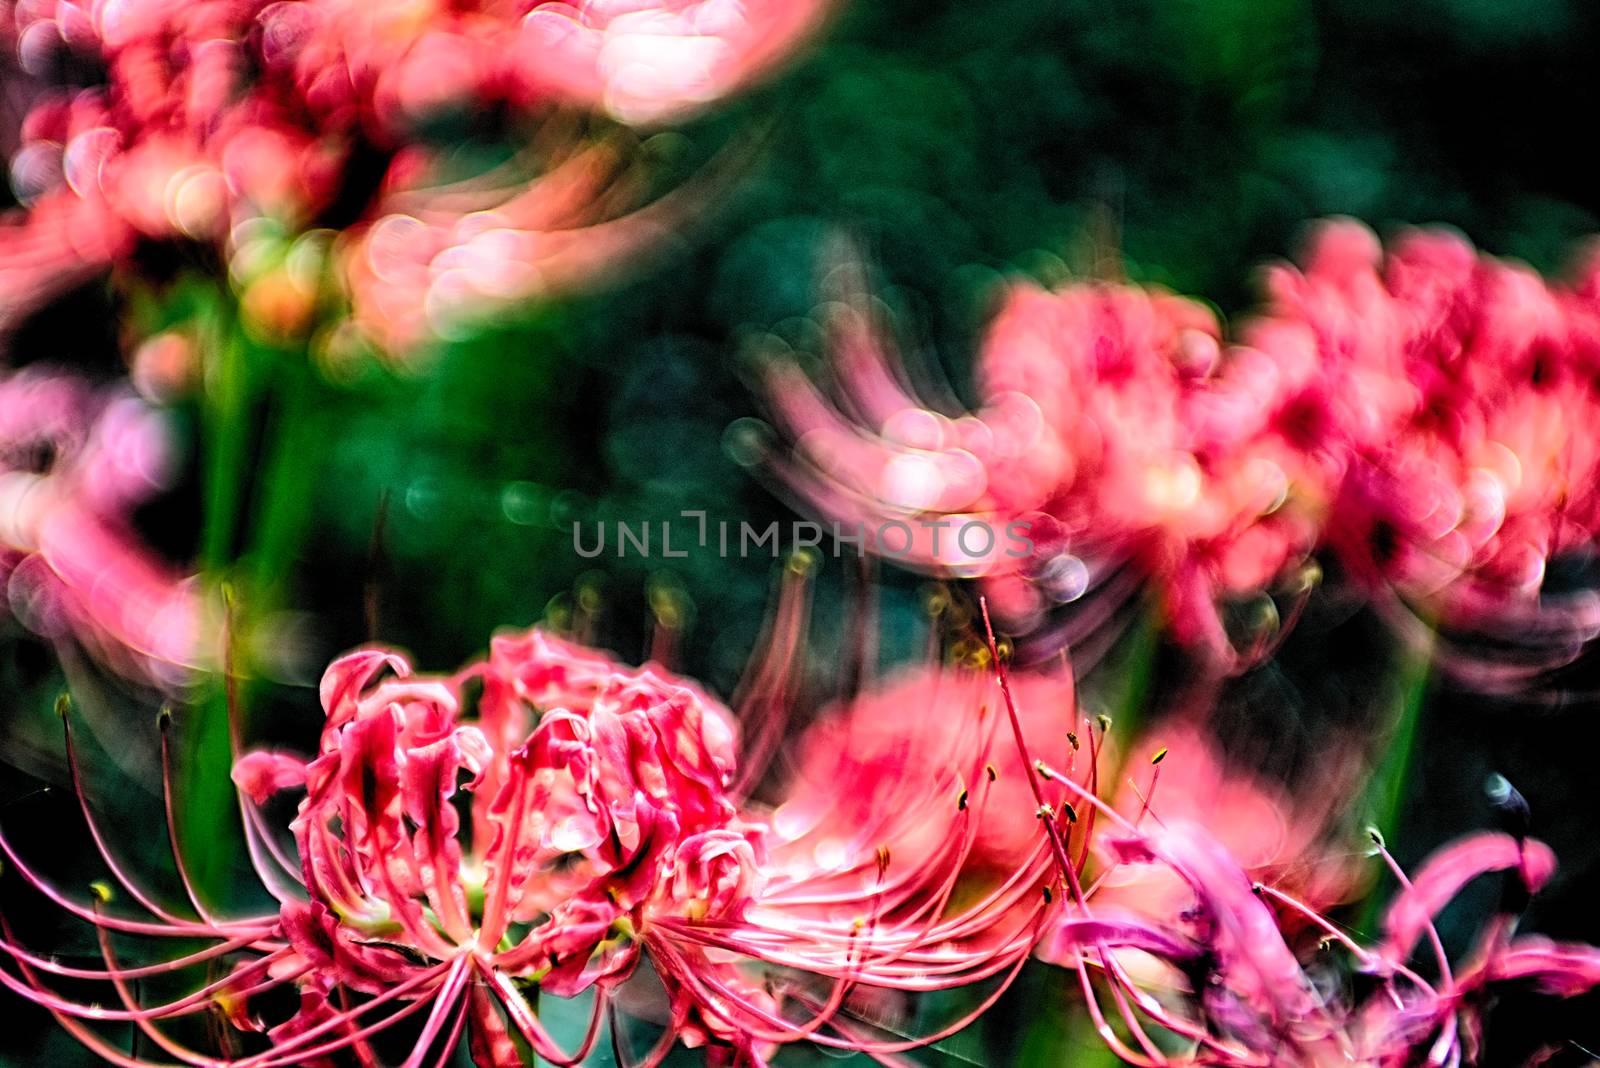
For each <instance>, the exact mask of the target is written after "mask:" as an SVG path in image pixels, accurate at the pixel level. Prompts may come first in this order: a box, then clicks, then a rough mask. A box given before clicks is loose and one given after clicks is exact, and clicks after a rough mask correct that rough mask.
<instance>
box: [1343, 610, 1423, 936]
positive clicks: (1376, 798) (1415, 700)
mask: <svg viewBox="0 0 1600 1068" xmlns="http://www.w3.org/2000/svg"><path fill="white" fill-rule="evenodd" d="M1433 677H1434V676H1433V645H1432V642H1431V641H1430V642H1429V643H1428V644H1427V645H1425V646H1423V647H1422V648H1420V649H1409V650H1406V651H1405V652H1403V653H1402V654H1401V660H1400V665H1399V670H1398V671H1397V673H1396V678H1397V682H1396V697H1397V704H1398V707H1397V709H1396V713H1395V719H1394V724H1393V726H1392V727H1390V729H1389V734H1388V738H1387V739H1386V741H1385V743H1384V746H1383V750H1382V759H1381V762H1380V763H1379V764H1378V766H1377V768H1376V770H1375V771H1374V772H1373V775H1372V778H1371V780H1370V781H1369V782H1368V784H1367V799H1368V810H1369V811H1370V812H1371V813H1372V827H1373V828H1374V829H1375V830H1377V832H1378V833H1379V834H1381V835H1382V836H1383V837H1384V839H1385V840H1388V839H1391V838H1394V837H1395V836H1396V834H1397V832H1398V831H1399V829H1400V821H1401V816H1402V811H1401V810H1402V809H1403V808H1404V807H1405V803H1406V788H1407V787H1408V786H1409V785H1410V781H1411V776H1412V774H1413V773H1414V772H1415V770H1416V755H1417V754H1416V750H1417V738H1418V736H1419V734H1420V733H1421V724H1422V718H1423V715H1424V709H1426V707H1427V704H1428V690H1429V687H1430V685H1431V684H1432V682H1433ZM1385 897H1386V895H1384V894H1379V893H1377V892H1374V893H1372V894H1370V895H1369V896H1368V898H1367V902H1366V906H1365V907H1364V908H1363V910H1362V915H1361V923H1360V929H1362V930H1369V929H1371V927H1372V926H1373V925H1374V924H1376V923H1377V920H1378V916H1379V913H1380V911H1381V909H1382V906H1383V902H1384V899H1385Z"/></svg>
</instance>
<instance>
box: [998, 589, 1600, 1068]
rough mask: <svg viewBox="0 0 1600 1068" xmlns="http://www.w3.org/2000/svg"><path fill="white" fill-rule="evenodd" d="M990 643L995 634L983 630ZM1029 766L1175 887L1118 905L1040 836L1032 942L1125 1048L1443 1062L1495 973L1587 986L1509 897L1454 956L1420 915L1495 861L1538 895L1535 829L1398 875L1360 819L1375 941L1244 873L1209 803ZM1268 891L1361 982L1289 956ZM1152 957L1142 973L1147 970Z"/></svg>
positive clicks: (1262, 1061) (1541, 869) (1229, 1060)
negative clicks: (1128, 807)
mask: <svg viewBox="0 0 1600 1068" xmlns="http://www.w3.org/2000/svg"><path fill="white" fill-rule="evenodd" d="M985 624H986V626H987V625H988V619H987V609H985ZM989 641H990V646H991V649H994V647H995V646H994V636H993V631H992V629H991V630H990V631H989ZM995 661H996V673H997V676H998V679H999V682H1000V688H1001V691H1002V694H1003V696H1004V698H1005V703H1006V709H1007V713H1008V715H1009V717H1010V719H1011V722H1012V726H1013V736H1014V739H1015V741H1016V744H1017V747H1018V750H1019V752H1020V753H1021V754H1022V756H1023V758H1024V759H1025V760H1028V759H1030V758H1029V751H1028V748H1027V742H1026V740H1025V738H1024V735H1023V732H1022V727H1021V720H1020V717H1019V714H1018V711H1017V706H1016V703H1015V700H1014V697H1013V693H1012V690H1011V687H1010V684H1009V679H1008V675H1007V671H1006V667H1005V664H1004V662H1003V661H1001V660H1000V658H999V657H998V655H996V657H995ZM1029 767H1030V770H1031V771H1032V772H1033V774H1032V775H1031V776H1030V780H1029V781H1030V785H1031V786H1032V788H1033V790H1034V792H1035V796H1036V797H1037V798H1039V799H1040V800H1041V802H1042V800H1043V798H1044V796H1045V794H1044V787H1045V785H1046V784H1049V783H1059V784H1061V785H1062V786H1063V787H1065V789H1066V791H1067V793H1068V795H1069V796H1071V797H1074V798H1076V799H1077V800H1078V801H1079V802H1080V803H1081V804H1083V805H1084V806H1086V807H1087V808H1089V809H1092V810H1098V812H1099V813H1100V815H1101V817H1102V819H1103V820H1105V821H1106V824H1107V826H1106V829H1105V830H1104V831H1103V832H1102V834H1101V835H1100V838H1099V841H1100V843H1101V846H1102V848H1103V849H1104V851H1105V853H1106V854H1107V857H1108V861H1109V865H1110V866H1111V870H1112V871H1115V870H1116V869H1117V868H1120V867H1123V866H1134V867H1150V868H1154V869H1157V870H1158V871H1159V872H1160V873H1161V877H1162V878H1163V879H1165V878H1176V879H1177V880H1178V881H1179V882H1181V884H1182V885H1183V887H1184V888H1185V894H1186V896H1187V898H1188V902H1189V907H1188V908H1186V909H1183V910H1182V911H1163V912H1161V913H1147V914H1143V915H1141V914H1137V913H1135V914H1129V913H1127V912H1125V911H1122V910H1120V909H1118V908H1117V907H1116V903H1115V902H1114V901H1103V900H1102V898H1101V897H1100V896H1099V894H1098V893H1097V891H1099V889H1100V887H1101V885H1102V884H1103V883H1104V881H1105V876H1102V877H1101V878H1099V879H1097V880H1096V881H1095V882H1093V883H1088V884H1085V882H1084V880H1083V865H1082V862H1081V861H1078V860H1074V859H1073V858H1071V857H1070V855H1069V853H1068V851H1067V850H1066V849H1065V848H1064V847H1063V846H1062V845H1061V843H1060V841H1059V839H1055V840H1053V846H1054V849H1053V853H1054V857H1055V860H1056V864H1057V867H1058V871H1059V872H1060V873H1061V875H1062V877H1063V878H1064V879H1065V881H1066V883H1067V886H1068V887H1069V890H1070V898H1069V904H1070V907H1069V908H1068V910H1067V911H1066V912H1064V913H1063V915H1062V917H1061V918H1060V919H1059V920H1058V921H1057V923H1056V925H1055V926H1054V928H1053V929H1052V930H1051V932H1050V934H1049V936H1048V937H1047V939H1046V941H1045V944H1044V945H1043V947H1042V949H1041V952H1042V954H1043V955H1044V956H1046V957H1047V958H1048V959H1053V960H1056V961H1059V962H1062V963H1065V964H1067V965H1069V966H1070V967H1073V968H1074V969H1075V970H1076V971H1077V973H1078V975H1079V977H1080V982H1081V985H1082V988H1083V992H1084V995H1085V998H1086V1002H1087V1004H1088V1006H1089V1008H1090V1012H1091V1015H1093V1017H1094V1018H1095V1021H1096V1023H1097V1026H1098V1030H1099V1032H1100V1034H1101V1036H1102V1038H1104V1039H1105V1041H1106V1042H1107V1044H1108V1045H1109V1046H1110V1047H1111V1048H1112V1049H1113V1050H1114V1051H1115V1052H1116V1053H1117V1055H1118V1056H1119V1057H1121V1058H1122V1059H1123V1060H1125V1061H1127V1062H1129V1063H1132V1064H1139V1065H1198V1064H1212V1065H1218V1064H1220V1065H1236V1066H1241V1068H1243V1066H1267V1065H1272V1066H1279V1065H1282V1066H1290V1068H1296V1066H1304V1068H1312V1066H1322V1065H1327V1064H1355V1065H1368V1066H1373V1068H1380V1066H1381V1068H1399V1066H1401V1065H1410V1064H1418V1063H1425V1064H1428V1065H1451V1066H1454V1065H1460V1064H1462V1063H1471V1062H1474V1061H1475V1060H1476V1057H1477V1055H1478V1053H1479V1050H1480V1046H1481V1037H1482V1036H1481V1021H1482V1014H1483V1012H1484V1011H1485V1008H1486V1006H1487V1005H1488V1004H1489V1002H1490V1000H1491V999H1492V996H1493V992H1494V985H1495V984H1498V983H1510V982H1521V983H1531V984H1532V985H1534V986H1535V987H1536V988H1537V989H1538V990H1539V991H1541V992H1542V993H1545V994H1548V995H1551V996H1556V997H1571V996H1574V995H1577V994H1580V993H1584V992H1586V991H1588V990H1591V989H1593V988H1595V986H1596V985H1600V948H1597V947H1595V946H1590V945H1582V944H1572V943H1568V944H1559V943H1555V942H1552V941H1550V940H1549V939H1547V938H1543V937H1539V936H1516V935H1515V934H1514V931H1515V926H1516V919H1515V915H1514V914H1513V912H1512V911H1510V910H1508V911H1506V912H1504V913H1501V914H1499V915H1496V916H1495V917H1493V918H1492V919H1491V921H1490V922H1489V923H1487V924H1486V925H1485V926H1484V927H1483V929H1482V931H1481V932H1480V936H1479V940H1478V944H1477V946H1476V947H1475V949H1474V950H1473V951H1472V953H1471V954H1470V955H1469V956H1468V957H1467V958H1466V964H1465V966H1462V965H1460V964H1459V963H1458V962H1454V961H1452V960H1451V959H1450V958H1449V957H1448V956H1447V955H1446V953H1445V950H1444V945H1443V942H1442V941H1441V939H1440V938H1439V935H1438V932H1437V930H1436V929H1435V928H1434V926H1433V917H1434V916H1435V915H1436V914H1437V913H1438V912H1439V911H1440V910H1441V909H1442V908H1443V907H1444V906H1445V905H1446V904H1448V903H1449V902H1450V901H1451V900H1452V899H1453V898H1454V897H1455V896H1456V895H1457V894H1458V893H1459V892H1460V891H1461V889H1462V888H1463V887H1464V886H1466V884H1467V883H1469V882H1471V881H1472V880H1473V879H1475V878H1477V877H1479V876H1482V875H1486V874H1492V873H1501V872H1504V873H1508V876H1509V877H1510V878H1512V879H1514V880H1515V891H1514V892H1513V893H1511V894H1509V895H1507V900H1508V901H1511V902H1525V901H1526V900H1527V896H1528V895H1530V894H1534V893H1537V892H1538V891H1539V890H1540V889H1541V888H1542V887H1543V886H1544V885H1545V884H1546V883H1547V882H1548V880H1549V879H1550V877H1551V875H1552V873H1553V872H1554V870H1555V857H1554V854H1553V853H1551V851H1550V849H1549V847H1548V846H1546V845H1544V844H1543V843H1542V842H1538V841H1536V840H1533V839H1530V838H1523V837H1514V836H1512V835H1509V834H1501V833H1479V834H1475V835H1471V836H1468V837H1467V838H1464V839H1462V840H1460V841H1457V842H1455V843H1453V844H1451V845H1449V846H1447V847H1445V848H1444V849H1442V850H1440V851H1439V852H1438V853H1436V854H1435V855H1434V856H1433V857H1432V858H1430V859H1429V860H1428V861H1427V862H1426V863H1424V865H1423V866H1422V868H1421V870H1420V871H1419V872H1418V874H1417V875H1416V877H1415V878H1414V879H1412V878H1410V877H1408V876H1407V875H1406V873H1405V872H1404V871H1403V870H1402V869H1401V868H1400V867H1399V865H1398V864H1396V863H1395V862H1394V860H1393V858H1392V857H1391V856H1390V855H1389V853H1388V851H1387V849H1385V847H1384V844H1383V842H1382V840H1381V838H1380V837H1379V836H1378V835H1377V834H1376V832H1374V833H1373V836H1372V837H1373V841H1374V843H1375V844H1376V847H1377V851H1378V853H1379V854H1380V855H1381V856H1382V857H1383V860H1384V862H1385V864H1386V865H1387V866H1388V867H1389V869H1390V870H1391V871H1392V872H1393V874H1394V876H1395V878H1396V879H1397V880H1398V882H1399V883H1400V886H1401V892H1400V893H1399V895H1398V896H1397V897H1396V898H1395V900H1394V902H1393V903H1392V904H1391V905H1390V907H1389V909H1388V911H1387V913H1386V915H1385V918H1384V922H1383V939H1382V940H1381V941H1380V942H1378V943H1377V944H1376V945H1375V946H1373V947H1371V948H1367V947H1363V946H1361V945H1360V944H1358V943H1357V942H1356V941H1355V940H1354V939H1353V938H1351V937H1350V936H1349V935H1347V934H1346V933H1345V932H1344V931H1343V930H1341V929H1340V928H1339V927H1337V926H1335V925H1334V924H1333V923H1332V922H1330V921H1329V920H1327V919H1325V918H1324V917H1322V916H1321V915H1319V914H1318V913H1317V912H1316V911H1315V910H1314V909H1312V908H1311V907H1310V906H1309V905H1307V904H1305V903H1304V902H1302V901H1300V900H1299V899H1298V898H1296V897H1294V896H1292V895H1291V894H1289V893H1288V892H1286V891H1284V890H1283V889H1281V888H1280V887H1278V886H1276V885H1271V884H1267V883H1263V882H1260V881H1256V880H1253V879H1252V878H1251V876H1250V875H1249V874H1247V872H1246V871H1245V870H1244V868H1242V867H1241V866H1240V864H1239V862H1238V860H1237V859H1235V857H1234V856H1233V855H1232V854H1231V853H1230V851H1229V849H1228V848H1227V847H1226V846H1224V845H1222V844H1221V843H1219V842H1218V841H1217V840H1216V839H1215V838H1214V837H1213V836H1212V834H1211V832H1210V831H1209V829H1208V826H1207V824H1208V823H1209V822H1210V817H1212V816H1213V814H1210V813H1208V814H1207V817H1208V818H1207V819H1206V820H1204V821H1202V820H1198V819H1194V818H1193V817H1192V815H1189V814H1186V815H1189V818H1185V819H1183V820H1181V821H1180V820H1176V819H1175V820H1171V821H1169V820H1166V819H1163V818H1162V817H1161V816H1160V813H1159V812H1158V808H1159V807H1161V806H1160V802H1159V801H1157V800H1155V799H1153V798H1151V797H1149V796H1147V797H1146V798H1145V800H1144V803H1143V804H1141V807H1140V810H1139V812H1138V814H1137V816H1136V817H1134V818H1129V817H1127V816H1125V815H1123V814H1121V813H1119V812H1118V811H1117V810H1116V809H1115V808H1114V807H1113V806H1112V805H1110V804H1109V803H1107V802H1105V801H1102V800H1101V799H1100V798H1098V797H1097V796H1096V795H1095V794H1094V793H1092V792H1090V791H1088V790H1085V789H1084V788H1083V787H1081V786H1079V785H1078V784H1077V783H1076V782H1074V781H1073V779H1072V777H1071V776H1070V774H1068V773H1066V772H1063V771H1062V770H1059V769H1056V768H1054V767H1052V766H1051V765H1050V764H1049V763H1048V762H1046V761H1043V760H1038V761H1031V762H1030V764H1029ZM1153 792H1154V782H1152V786H1151V793H1152V794H1153ZM1048 826H1049V825H1048V824H1047V827H1048ZM1273 906H1276V908H1277V909H1282V910H1287V911H1288V912H1289V913H1291V914H1295V918H1296V919H1297V920H1298V921H1300V923H1301V924H1305V923H1309V924H1310V925H1311V926H1312V927H1313V928H1315V929H1319V930H1320V931H1321V932H1322V934H1323V935H1324V946H1326V947H1331V946H1338V947H1341V948H1342V949H1344V950H1345V951H1346V952H1348V954H1349V955H1350V958H1351V965H1350V967H1351V968H1352V969H1353V970H1354V971H1356V972H1359V973H1362V974H1363V975H1366V976H1369V977H1370V978H1371V979H1372V980H1374V981H1375V982H1374V984H1373V985H1374V987H1375V989H1374V990H1373V992H1371V993H1370V994H1367V995H1365V996H1359V997H1358V996H1357V995H1355V994H1354V993H1352V992H1349V991H1345V990H1339V989H1335V990H1333V992H1331V993H1330V986H1332V985H1333V984H1332V983H1331V980H1332V979H1333V978H1334V973H1332V972H1331V971H1330V968H1329V967H1328V966H1326V965H1318V966H1311V965H1305V964H1302V962H1301V960H1300V957H1299V956H1298V955H1297V954H1296V952H1295V950H1294V948H1293V947H1292V946H1291V944H1290V942H1289V941H1288V939H1287V938H1286V936H1285V933H1284V924H1283V921H1282V920H1281V919H1280V917H1279V913H1278V912H1277V911H1275V909H1274V907H1273ZM1298 925H1299V924H1297V925H1296V926H1298ZM1424 938H1426V940H1427V942H1428V946H1429V951H1430V952H1429V955H1430V956H1431V957H1432V960H1433V964H1434V966H1435V968H1436V969H1437V975H1436V976H1435V977H1434V978H1432V979H1431V980H1430V979H1428V978H1425V977H1424V976H1423V975H1422V974H1420V972H1419V971H1418V970H1417V969H1416V968H1414V967H1413V966H1412V963H1411V962H1412V959H1413V957H1414V955H1415V954H1416V951H1417V946H1418V943H1419V942H1420V941H1422V940H1423V939H1424ZM1152 971H1156V972H1157V973H1158V974H1159V975H1160V976H1161V978H1160V979H1159V980H1158V981H1154V982H1152V981H1151V980H1150V979H1149V978H1148V976H1149V974H1150V973H1151V972H1152ZM1096 979H1098V980H1099V983H1098V984H1097V982H1096ZM1100 989H1104V990H1105V991H1106V992H1107V993H1108V994H1109V996H1110V999H1111V1001H1112V1003H1113V1004H1114V1006H1115V1008H1116V1010H1117V1013H1118V1017H1117V1022H1118V1024H1119V1025H1120V1026H1113V1024H1112V1022H1111V1021H1110V1020H1109V1019H1108V1018H1107V1015H1106V1014H1105V1013H1104V1012H1103V1011H1102V1009H1101V1005H1100V998H1101V994H1100V993H1099V991H1100ZM1130 1043H1131V1045H1130Z"/></svg>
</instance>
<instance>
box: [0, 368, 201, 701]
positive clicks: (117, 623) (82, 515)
mask: <svg viewBox="0 0 1600 1068" xmlns="http://www.w3.org/2000/svg"><path fill="white" fill-rule="evenodd" d="M170 448H171V443H170V441H169V440H168V431H167V428H166V426H165V425H164V423H163V422H162V420H161V418H160V417H159V416H158V415H157V413H155V412H154V411H152V410H151V409H149V408H147V407H146V406H145V405H144V404H143V403H142V402H140V401H138V400H137V399H135V398H133V397H131V396H127V395H124V394H121V393H119V392H115V391H111V392H106V391H101V392H98V393H97V392H95V391H92V390H91V389H90V388H89V387H88V386H87V385H86V384H85V383H83V382H81V381H79V380H78V379H75V378H71V377H68V376H66V375H61V374H52V373H46V372H40V371H38V370H36V369H31V368H30V369H28V370H25V371H21V372H18V373H16V374H13V375H10V376H9V377H6V378H4V379H0V577H3V578H4V579H5V584H6V588H7V592H8V594H9V598H8V599H9V601H10V604H11V606H12V607H13V609H14V610H16V611H17V612H18V613H19V615H20V616H21V617H22V619H23V621H24V622H25V623H26V624H27V625H28V626H30V627H32V628H33V629H35V630H37V631H39V632H40V633H42V634H44V635H46V636H48V637H51V638H60V639H66V638H71V639H72V640H75V641H76V642H78V643H79V644H80V645H82V646H84V647H85V648H87V649H88V650H89V651H90V652H92V653H94V654H95V656H96V657H97V659H99V660H100V661H101V662H102V663H104V664H105V665H107V666H109V667H111V668H113V669H115V670H116V671H118V672H119V673H121V674H122V675H124V676H125V677H127V678H129V679H132V680H134V681H136V682H142V683H146V684H150V685H154V686H158V687H161V688H164V689H174V688H180V687H181V686H182V685H183V684H184V683H185V682H186V681H187V680H188V679H190V678H191V676H192V672H193V671H194V670H195V668H196V667H198V666H200V665H201V664H203V663H205V662H206V661H207V659H208V658H207V656H206V651H205V649H204V648H203V647H202V643H201V641H200V631H201V624H202V617H203V616H204V615H205V604H204V600H203V598H202V597H201V595H200V593H199V592H198V590H197V589H196V588H195V585H194V583H193V582H192V581H190V580H187V579H184V578H182V577H181V576H179V575H177V574H175V573H174V570H173V569H172V568H171V567H170V566H169V565H167V564H165V563H163V562H161V561H159V560H158V559H156V558H155V556H154V555H153V554H152V553H151V552H150V551H149V550H148V549H146V548H145V547H144V546H143V545H142V544H140V542H139V539H138V538H137V536H136V535H135V534H134V533H133V532H132V531H131V530H130V529H129V527H128V523H127V516H128V513H129V512H130V511H131V510H132V508H133V507H134V506H135V505H136V504H138V503H140V502H141V501H142V500H143V499H144V498H145V497H147V496H149V495H150V494H151V493H152V492H154V491H155V490H157V489H159V488H160V487H161V486H162V485H163V484H164V482H165V480H166V478H167V476H168V471H167V468H168V466H169V460H168V454H169V452H170Z"/></svg>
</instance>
